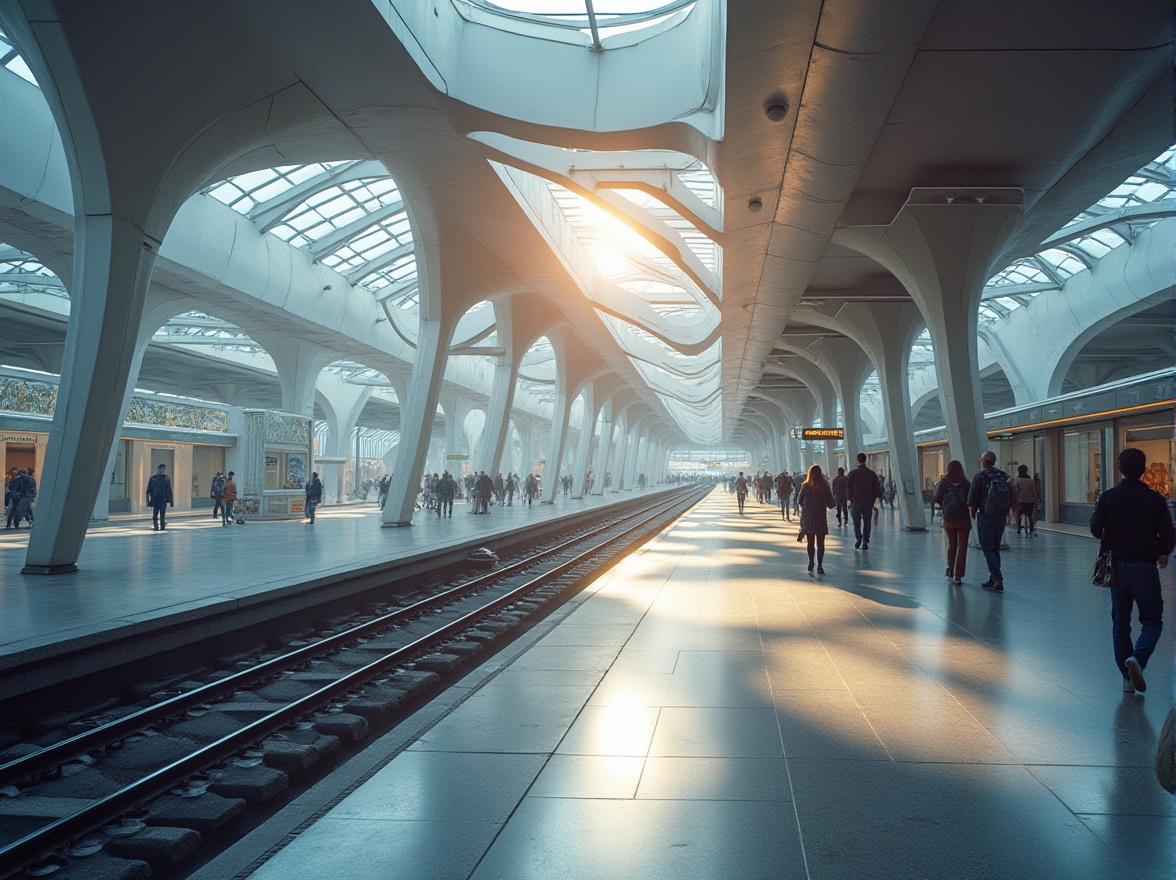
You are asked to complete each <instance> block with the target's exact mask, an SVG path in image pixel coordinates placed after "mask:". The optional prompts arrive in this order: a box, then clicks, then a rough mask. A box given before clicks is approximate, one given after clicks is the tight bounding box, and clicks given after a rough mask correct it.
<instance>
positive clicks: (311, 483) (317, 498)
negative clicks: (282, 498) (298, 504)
mask: <svg viewBox="0 0 1176 880" xmlns="http://www.w3.org/2000/svg"><path fill="white" fill-rule="evenodd" d="M222 489H223V487H222ZM306 500H307V501H313V502H314V503H315V504H319V503H321V502H322V500H323V484H322V481H320V480H319V479H318V478H317V477H316V478H315V479H312V480H307V481H306Z"/></svg>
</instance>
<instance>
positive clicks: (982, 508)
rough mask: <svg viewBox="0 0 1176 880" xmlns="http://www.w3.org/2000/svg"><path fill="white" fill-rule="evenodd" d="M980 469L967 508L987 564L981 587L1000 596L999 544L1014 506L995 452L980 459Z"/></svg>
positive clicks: (989, 452)
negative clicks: (986, 578) (986, 572)
mask: <svg viewBox="0 0 1176 880" xmlns="http://www.w3.org/2000/svg"><path fill="white" fill-rule="evenodd" d="M980 467H981V471H980V473H978V474H976V476H974V477H973V478H972V488H971V489H970V490H969V491H968V508H969V510H971V512H972V518H973V519H974V520H976V543H978V544H979V545H980V550H981V552H982V553H983V554H984V561H985V562H986V563H988V580H986V581H985V582H984V583H982V584H981V585H980V586H981V587H983V588H984V589H986V590H988V592H990V593H1003V592H1004V575H1002V574H1001V571H1000V541H1001V538H1002V537H1003V536H1004V529H1005V521H1006V520H1007V519H1008V516H1009V510H1010V508H1012V506H1013V489H1012V486H1011V485H1010V483H1009V475H1008V474H1006V473H1005V472H1004V471H1002V470H1001V469H1000V468H998V467H997V466H996V453H995V452H993V451H992V450H991V449H990V450H989V451H988V452H985V453H984V454H983V455H982V456H980Z"/></svg>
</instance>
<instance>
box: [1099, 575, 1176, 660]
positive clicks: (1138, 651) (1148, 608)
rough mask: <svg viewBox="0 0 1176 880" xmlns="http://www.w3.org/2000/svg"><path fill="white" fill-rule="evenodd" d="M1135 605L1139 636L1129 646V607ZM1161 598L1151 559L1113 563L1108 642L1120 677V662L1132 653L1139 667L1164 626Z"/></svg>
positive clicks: (1158, 578) (1152, 647)
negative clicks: (1109, 638) (1113, 650)
mask: <svg viewBox="0 0 1176 880" xmlns="http://www.w3.org/2000/svg"><path fill="white" fill-rule="evenodd" d="M1132 605H1136V606H1138V607H1139V626H1140V630H1141V631H1140V633H1139V639H1138V640H1137V641H1136V642H1135V647H1134V649H1133V648H1132V647H1131V606H1132ZM1163 616H1164V597H1163V595H1162V594H1161V593H1160V571H1159V569H1158V568H1156V564H1155V563H1154V562H1116V563H1115V583H1114V584H1113V585H1112V586H1111V643H1112V644H1113V645H1114V647H1115V663H1116V664H1117V665H1118V667H1119V671H1120V672H1121V673H1123V677H1124V678H1126V677H1127V669H1126V667H1125V666H1124V665H1123V663H1124V661H1126V660H1127V658H1128V657H1132V656H1134V657H1135V659H1136V660H1138V661H1139V666H1140V668H1142V669H1146V668H1147V661H1148V658H1149V657H1151V655H1152V651H1154V650H1155V649H1156V645H1157V644H1159V641H1160V631H1161V630H1163V628H1164V622H1163Z"/></svg>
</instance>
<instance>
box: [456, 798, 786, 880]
mask: <svg viewBox="0 0 1176 880" xmlns="http://www.w3.org/2000/svg"><path fill="white" fill-rule="evenodd" d="M804 876H805V874H804V862H803V859H802V856H801V852H800V843H799V838H798V835H797V832H796V824H795V819H794V817H793V814H792V806H791V804H787V803H782V802H781V803H772V802H749V801H657V800H635V801H601V800H561V799H553V798H526V799H525V800H524V801H523V803H522V804H521V805H520V807H519V810H518V812H517V813H516V814H515V815H514V816H513V817H512V819H511V822H510V823H509V824H508V825H507V827H506V828H505V829H504V830H503V832H502V834H501V835H500V836H499V837H498V839H497V840H496V841H495V842H494V845H493V846H492V847H491V848H490V851H489V853H487V854H486V858H485V859H484V860H483V861H482V863H481V864H480V865H479V866H478V869H477V871H475V872H474V874H473V878H472V880H553V878H559V880H601V878H608V880H686V878H699V880H702V878H727V877H730V878H738V880H793V878H795V880H802V878H804Z"/></svg>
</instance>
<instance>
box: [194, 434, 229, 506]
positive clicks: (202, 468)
mask: <svg viewBox="0 0 1176 880" xmlns="http://www.w3.org/2000/svg"><path fill="white" fill-rule="evenodd" d="M217 471H220V472H221V473H224V472H225V451H224V449H223V448H221V447H219V446H193V447H192V498H194V499H195V498H208V497H209V493H210V492H211V491H212V479H213V477H215V476H216V474H217Z"/></svg>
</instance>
